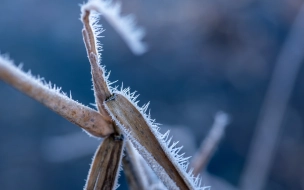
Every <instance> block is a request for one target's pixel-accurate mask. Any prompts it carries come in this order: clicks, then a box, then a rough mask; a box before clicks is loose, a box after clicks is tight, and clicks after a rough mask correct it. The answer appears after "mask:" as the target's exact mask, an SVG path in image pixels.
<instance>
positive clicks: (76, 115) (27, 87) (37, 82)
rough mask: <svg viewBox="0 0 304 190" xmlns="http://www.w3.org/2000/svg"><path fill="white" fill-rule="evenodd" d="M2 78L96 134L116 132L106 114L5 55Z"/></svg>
mask: <svg viewBox="0 0 304 190" xmlns="http://www.w3.org/2000/svg"><path fill="white" fill-rule="evenodd" d="M0 79H1V80H3V81H5V82H6V83H8V84H10V85H12V86H13V87H15V88H16V89H18V90H20V91H21V92H23V93H25V94H27V95H28V96H30V97H32V98H33V99H35V100H37V101H38V102H40V103H42V104H44V105H45V106H46V107H48V108H50V109H51V110H53V111H54V112H56V113H58V114H59V115H61V116H62V117H64V118H66V119H67V120H69V121H70V122H72V123H74V124H76V125H78V126H79V127H81V128H83V129H84V130H86V131H87V132H89V133H90V134H92V135H94V136H98V137H105V136H108V135H110V134H112V133H113V132H114V131H113V127H112V126H111V125H112V124H111V123H110V124H109V123H108V122H106V121H105V119H104V116H102V115H100V114H99V113H98V112H96V111H95V110H93V109H91V108H89V107H86V106H84V105H82V104H80V103H78V102H76V101H74V100H72V99H71V98H69V97H67V96H66V95H65V94H64V93H62V92H61V89H60V88H57V87H56V86H52V85H51V84H50V83H49V84H47V83H45V82H44V80H43V79H39V78H35V77H33V76H32V75H31V74H29V73H24V72H23V71H22V70H21V68H19V67H16V66H15V65H14V64H13V62H12V61H10V60H9V59H7V58H5V57H3V56H1V55H0Z"/></svg>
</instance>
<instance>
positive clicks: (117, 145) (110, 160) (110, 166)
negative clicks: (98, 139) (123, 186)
mask: <svg viewBox="0 0 304 190" xmlns="http://www.w3.org/2000/svg"><path fill="white" fill-rule="evenodd" d="M123 146H124V141H123V138H122V139H117V137H116V136H114V135H111V136H109V137H107V138H105V139H104V141H103V142H102V143H101V145H100V146H99V147H98V149H97V150H96V153H95V155H94V158H93V162H92V165H91V168H90V171H89V175H88V180H87V182H86V185H85V188H84V189H85V190H100V189H116V186H117V179H118V173H119V170H120V164H121V158H122V152H123Z"/></svg>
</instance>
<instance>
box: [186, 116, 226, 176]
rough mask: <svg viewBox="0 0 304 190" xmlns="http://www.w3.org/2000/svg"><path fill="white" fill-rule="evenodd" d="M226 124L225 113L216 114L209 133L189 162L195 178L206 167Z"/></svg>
mask: <svg viewBox="0 0 304 190" xmlns="http://www.w3.org/2000/svg"><path fill="white" fill-rule="evenodd" d="M228 123H229V117H228V115H227V114H226V113H223V112H219V113H217V114H216V116H215V119H214V123H213V126H212V128H211V131H210V132H209V134H208V136H207V138H205V139H204V141H203V142H202V143H201V146H200V148H199V150H198V152H197V153H196V155H195V156H194V158H193V159H192V161H191V168H193V174H194V175H195V176H196V175H198V174H199V173H200V172H201V171H202V170H203V169H204V168H205V167H206V165H207V164H208V162H209V160H210V158H211V157H212V156H213V154H214V152H215V150H216V148H217V146H218V144H219V142H220V140H221V139H222V137H223V135H224V131H225V128H226V126H227V125H228Z"/></svg>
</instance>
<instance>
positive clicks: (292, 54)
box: [241, 5, 304, 190]
mask: <svg viewBox="0 0 304 190" xmlns="http://www.w3.org/2000/svg"><path fill="white" fill-rule="evenodd" d="M303 20H304V5H302V7H301V9H300V11H299V13H298V15H297V17H296V19H295V21H294V23H293V26H292V28H291V31H290V34H289V36H288V38H287V40H286V42H285V44H284V46H283V48H282V50H281V53H280V54H279V57H278V60H277V63H276V67H275V69H274V72H273V76H272V78H271V82H270V84H269V88H268V90H267V93H266V96H265V100H264V104H263V106H262V110H261V113H260V116H259V119H258V124H257V128H256V131H255V134H254V136H253V140H252V143H251V147H250V150H249V155H248V161H247V164H246V166H245V169H244V174H243V175H242V179H241V189H243V190H261V189H263V188H264V186H265V183H266V180H267V176H268V174H269V170H270V167H271V163H272V160H273V157H274V154H275V151H276V145H277V141H278V138H279V132H280V128H281V125H282V120H283V118H284V115H285V111H286V107H287V105H288V101H289V98H290V95H291V92H292V89H293V87H294V83H295V80H296V77H297V74H298V71H299V69H300V66H301V63H302V62H303V58H304V38H303V33H304V24H303Z"/></svg>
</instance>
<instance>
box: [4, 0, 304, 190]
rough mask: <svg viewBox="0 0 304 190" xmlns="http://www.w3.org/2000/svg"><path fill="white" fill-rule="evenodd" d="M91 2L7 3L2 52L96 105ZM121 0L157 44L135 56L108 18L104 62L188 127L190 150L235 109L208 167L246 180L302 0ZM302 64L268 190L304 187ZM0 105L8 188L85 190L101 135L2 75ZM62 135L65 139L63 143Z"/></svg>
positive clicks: (157, 112) (163, 117) (161, 113)
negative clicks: (89, 44)
mask: <svg viewBox="0 0 304 190" xmlns="http://www.w3.org/2000/svg"><path fill="white" fill-rule="evenodd" d="M80 3H83V1H59V0H52V1H47V0H1V2H0V26H1V30H0V50H1V53H8V54H9V55H10V57H11V58H12V59H13V60H14V61H15V63H16V64H19V63H24V66H23V69H24V70H26V71H27V70H31V71H32V74H33V75H36V76H37V75H39V76H42V77H44V78H45V79H46V80H47V81H51V82H52V83H55V84H56V85H58V86H61V87H62V89H63V91H64V92H67V93H69V92H70V91H71V92H72V95H73V98H74V99H75V100H78V101H79V102H81V103H83V104H85V105H89V104H90V103H94V97H93V91H92V90H91V88H92V83H91V76H90V66H89V62H88V59H87V56H86V51H85V48H84V44H83V41H82V35H81V29H82V24H81V22H80V20H79V17H80V7H79V4H80ZM122 3H123V5H122V8H123V14H128V13H133V14H134V15H135V16H136V18H137V21H138V25H140V26H142V27H144V28H145V30H146V32H147V35H146V37H145V38H144V41H145V42H146V43H147V44H148V45H149V51H148V52H147V53H145V54H143V55H142V56H135V55H133V54H132V52H131V51H130V50H129V49H128V47H127V46H126V44H125V43H124V42H123V41H122V39H121V38H120V36H119V35H118V34H117V33H116V32H115V31H114V30H113V28H112V27H111V26H110V25H109V24H108V23H106V22H105V20H104V19H101V24H102V25H103V27H104V29H105V32H104V33H103V34H102V35H103V36H105V37H104V38H101V39H100V41H101V43H102V44H103V45H104V46H103V49H104V51H103V53H102V64H103V65H106V67H107V69H108V70H111V71H112V72H111V76H110V80H112V81H114V80H119V82H118V84H121V82H123V84H124V86H130V87H131V89H133V90H136V91H138V92H139V94H140V98H139V99H140V105H142V104H143V103H146V102H148V101H150V102H151V105H150V108H151V114H152V117H153V118H156V121H157V122H158V123H162V124H164V127H165V128H173V129H174V128H178V129H183V130H184V131H187V132H188V133H187V136H183V135H181V134H177V136H179V135H180V139H178V140H180V141H181V144H183V143H185V144H187V143H188V144H189V145H187V146H186V149H185V151H186V153H187V155H192V154H194V152H195V150H196V149H197V148H198V147H199V144H200V142H201V141H202V140H203V139H204V138H205V137H206V135H207V132H208V131H209V130H210V127H211V125H212V123H213V117H214V115H215V113H216V112H217V111H219V110H223V111H225V112H227V113H229V115H230V116H231V117H232V121H231V123H230V125H229V126H228V128H227V130H226V135H225V137H224V138H223V140H222V141H221V143H220V145H219V147H218V149H217V151H216V153H215V155H214V156H213V158H212V160H211V161H210V163H209V165H208V167H207V172H208V173H210V174H212V175H213V176H216V177H217V178H220V179H223V180H225V181H227V182H228V183H229V184H231V185H232V186H238V185H239V183H240V179H241V176H242V172H243V170H244V167H245V162H246V159H247V155H248V150H249V146H250V142H251V140H252V136H253V132H254V129H255V127H256V125H257V120H258V116H259V113H260V111H261V107H262V103H263V100H264V97H265V93H266V90H267V88H268V86H269V81H270V79H271V76H272V75H271V74H272V73H273V69H274V67H275V63H276V61H277V59H278V56H279V54H280V50H281V49H282V46H283V44H284V42H285V41H286V39H287V36H288V34H289V31H290V29H291V26H292V23H293V22H294V19H295V17H296V15H297V13H298V12H299V10H300V7H301V5H302V3H303V1H301V0H230V1H224V0H204V1H198V0H188V1H182V0H175V1H172V0H166V1H163V0H154V1H147V0H129V1H123V2H122ZM287 64H291V63H287ZM303 69H304V68H303V67H301V68H300V70H299V71H298V75H297V78H296V81H295V86H294V88H293V91H292V95H291V99H290V101H289V103H288V106H287V109H286V113H285V116H284V120H283V121H284V122H283V123H282V127H281V133H280V136H279V142H278V145H277V150H276V153H275V159H274V160H273V162H272V164H271V171H270V175H269V177H268V179H267V183H266V186H265V189H274V190H281V189H284V190H286V189H289V190H300V189H304V183H303V181H304V126H303V118H304V115H303V114H304V99H303V92H304V83H303V80H304V70H303ZM282 77H283V78H284V76H282ZM0 105H1V107H0V129H1V133H0V186H1V189H5V190H11V189H33V190H34V189H37V190H38V189H58V190H59V189H82V188H83V186H84V183H85V178H86V176H87V173H88V169H89V164H90V162H91V158H92V156H93V153H94V150H95V148H96V147H97V146H98V144H99V141H98V140H96V139H93V138H90V137H88V136H87V135H86V134H85V133H84V132H81V129H79V128H78V127H76V126H74V125H73V124H71V123H69V122H68V121H66V120H65V119H63V118H61V117H60V116H58V115H56V114H55V113H53V112H52V111H50V110H48V109H47V108H45V107H44V106H42V105H41V104H39V103H37V102H36V101H34V100H32V99H31V98H29V97H27V96H26V95H24V94H22V93H20V92H19V91H17V90H15V89H14V88H12V87H10V86H8V85H7V84H5V83H4V82H3V81H0ZM177 133H178V132H177ZM69 139H70V140H69ZM189 142H191V143H192V144H191V143H189ZM56 143H57V144H56ZM58 143H59V144H65V145H66V147H64V145H62V146H60V145H59V146H58V149H56V145H58ZM54 147H55V148H54ZM59 147H60V148H62V150H61V149H60V148H59ZM58 154H62V156H60V155H59V156H58V158H57V157H56V155H58ZM52 156H53V157H52ZM120 183H121V184H122V185H121V187H120V188H119V189H127V186H126V184H125V179H124V176H122V177H121V178H120ZM206 185H208V184H206Z"/></svg>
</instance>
